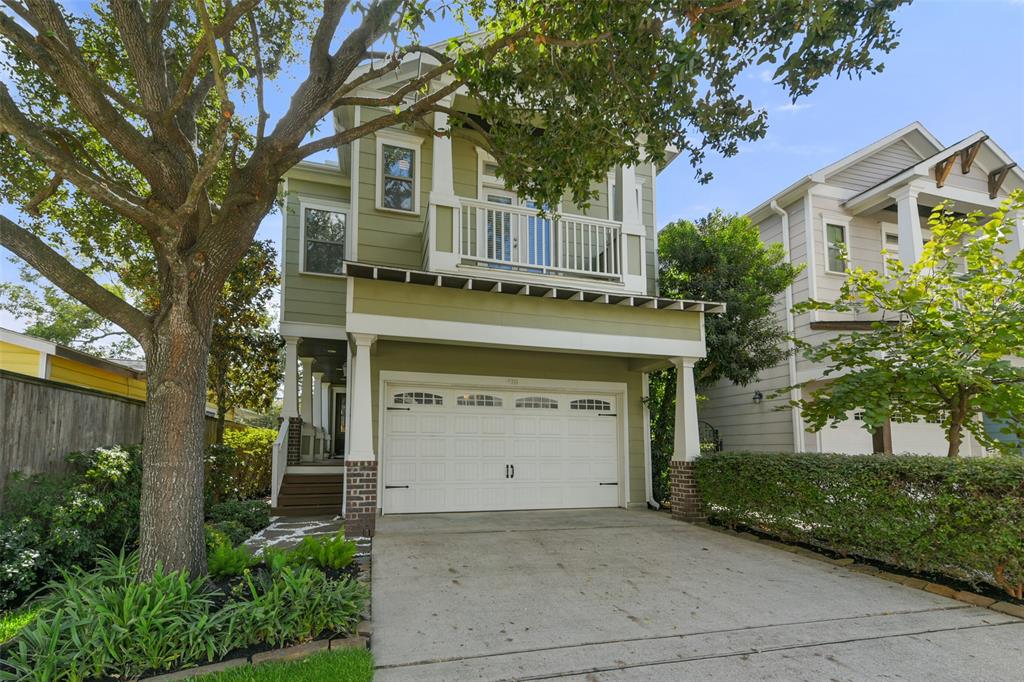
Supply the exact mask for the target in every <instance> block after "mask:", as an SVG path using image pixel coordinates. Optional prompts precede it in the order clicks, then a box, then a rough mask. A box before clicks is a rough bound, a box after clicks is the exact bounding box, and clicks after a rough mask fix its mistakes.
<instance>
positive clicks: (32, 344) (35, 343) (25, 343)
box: [0, 328, 57, 355]
mask: <svg viewBox="0 0 1024 682" xmlns="http://www.w3.org/2000/svg"><path fill="white" fill-rule="evenodd" d="M0 341H3V342H4V343H9V344H11V345H14V346H22V347H24V348H31V349H32V350H36V351H39V352H40V353H49V354H50V355H56V354H57V344H55V343H53V342H52V341H44V340H43V339H40V338H36V337H35V336H29V335H28V334H21V333H19V332H15V331H11V330H10V329H2V328H0Z"/></svg>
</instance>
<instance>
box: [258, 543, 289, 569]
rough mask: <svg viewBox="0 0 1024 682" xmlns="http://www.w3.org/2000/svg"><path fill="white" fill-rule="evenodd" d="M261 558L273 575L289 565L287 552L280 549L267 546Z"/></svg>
mask: <svg viewBox="0 0 1024 682" xmlns="http://www.w3.org/2000/svg"><path fill="white" fill-rule="evenodd" d="M261 558H262V559H263V563H264V565H265V566H266V567H267V570H269V571H270V572H272V573H277V572H278V571H280V570H281V569H282V568H284V567H285V566H287V565H288V552H287V550H283V549H279V548H277V547H273V546H271V545H267V546H266V547H264V548H263V554H262V556H261Z"/></svg>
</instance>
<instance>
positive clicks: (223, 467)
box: [206, 428, 277, 502]
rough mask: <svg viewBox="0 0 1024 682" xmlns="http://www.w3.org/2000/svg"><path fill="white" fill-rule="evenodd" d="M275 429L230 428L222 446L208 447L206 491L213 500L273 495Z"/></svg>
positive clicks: (226, 432)
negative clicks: (271, 492) (272, 453)
mask: <svg viewBox="0 0 1024 682" xmlns="http://www.w3.org/2000/svg"><path fill="white" fill-rule="evenodd" d="M276 438H277V431H275V430H274V429H258V428H246V429H229V430H226V431H225V432H224V444H223V445H211V446H209V447H208V448H207V449H206V479H207V494H208V496H209V500H210V501H212V502H219V501H221V500H246V499H251V498H255V497H262V496H266V495H269V494H270V474H271V461H270V460H271V457H270V455H271V450H272V448H273V446H274V440H275V439H276Z"/></svg>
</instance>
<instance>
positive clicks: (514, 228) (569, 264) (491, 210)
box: [456, 199, 623, 282]
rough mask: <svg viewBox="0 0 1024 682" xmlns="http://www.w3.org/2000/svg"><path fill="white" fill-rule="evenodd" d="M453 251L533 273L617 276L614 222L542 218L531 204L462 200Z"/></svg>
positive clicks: (618, 235)
mask: <svg viewBox="0 0 1024 682" xmlns="http://www.w3.org/2000/svg"><path fill="white" fill-rule="evenodd" d="M461 204H462V206H461V209H460V211H459V213H458V215H459V220H458V225H457V228H456V231H457V234H458V244H457V252H456V253H457V255H458V256H459V258H460V260H461V262H462V263H463V264H469V265H478V266H482V267H487V268H491V269H495V270H512V271H519V272H524V273H531V274H536V275H560V276H567V277H583V278H588V279H601V280H606V281H609V282H621V281H622V246H623V243H622V228H621V225H620V224H619V223H615V222H610V221H606V220H599V219H596V218H587V217H583V216H559V217H558V219H554V218H552V217H550V216H546V217H542V216H541V215H540V213H539V212H538V211H537V210H536V209H533V208H528V207H524V206H511V205H504V204H496V203H491V202H485V201H476V200H471V199H462V201H461Z"/></svg>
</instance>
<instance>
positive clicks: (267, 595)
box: [0, 552, 368, 682]
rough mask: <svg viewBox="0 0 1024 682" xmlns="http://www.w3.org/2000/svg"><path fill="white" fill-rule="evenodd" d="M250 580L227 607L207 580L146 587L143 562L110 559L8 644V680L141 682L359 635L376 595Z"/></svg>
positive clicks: (60, 586) (330, 585) (37, 605)
mask: <svg viewBox="0 0 1024 682" xmlns="http://www.w3.org/2000/svg"><path fill="white" fill-rule="evenodd" d="M244 575H245V581H244V582H243V583H242V584H241V585H239V586H237V587H236V589H235V591H234V592H233V594H231V595H229V598H228V600H227V602H226V603H224V602H223V596H224V595H222V594H220V593H218V592H214V591H213V588H212V587H211V586H210V584H209V582H208V581H207V580H206V579H205V578H197V579H194V580H193V579H190V578H189V577H188V576H187V575H186V574H185V573H183V572H174V573H166V574H165V573H162V572H159V571H158V572H157V575H156V576H154V578H153V579H152V580H150V581H146V582H143V581H140V580H138V557H137V555H135V554H130V555H126V554H125V553H124V552H122V553H121V554H118V555H113V554H110V553H109V552H106V553H104V554H103V556H102V557H101V558H100V560H98V561H97V562H96V568H95V569H94V570H92V571H83V570H77V569H76V570H74V571H67V572H65V573H64V574H63V576H62V580H60V581H57V582H53V583H51V584H50V585H48V586H47V587H48V590H47V593H46V594H45V596H43V597H41V598H40V599H39V600H37V601H36V602H34V603H33V611H34V619H33V620H32V621H31V622H30V623H28V624H27V625H23V627H21V629H20V631H18V632H17V634H16V635H15V637H14V639H12V640H11V641H10V642H9V643H8V644H7V645H6V646H7V648H6V649H5V650H4V653H3V656H4V659H3V660H2V661H0V680H25V681H29V682H44V681H45V682H80V681H82V680H86V679H108V678H116V679H136V678H137V677H139V676H140V675H142V674H144V673H147V672H151V671H163V670H171V669H175V668H180V667H185V666H190V665H196V664H200V663H204V662H208V661H212V660H216V659H218V658H221V657H223V656H224V655H225V654H227V653H228V652H229V651H231V650H232V649H236V648H241V647H248V646H252V645H256V644H270V645H273V646H286V645H289V644H294V643H298V642H303V641H306V640H309V639H311V638H313V637H316V636H317V635H320V634H321V633H324V632H332V633H333V632H350V631H351V629H352V627H353V625H354V624H355V623H356V622H357V621H358V620H359V617H360V614H361V613H362V612H363V609H364V607H365V605H366V600H367V597H368V594H367V590H366V588H365V587H364V586H363V585H361V584H360V583H357V582H355V581H352V580H349V579H343V580H331V579H329V578H327V576H325V575H324V573H323V572H321V571H319V570H317V569H315V568H311V567H299V568H289V567H284V568H282V569H281V570H280V571H278V572H276V573H266V572H263V573H260V574H259V575H258V576H255V575H253V574H252V573H244ZM19 625H20V624H19Z"/></svg>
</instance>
